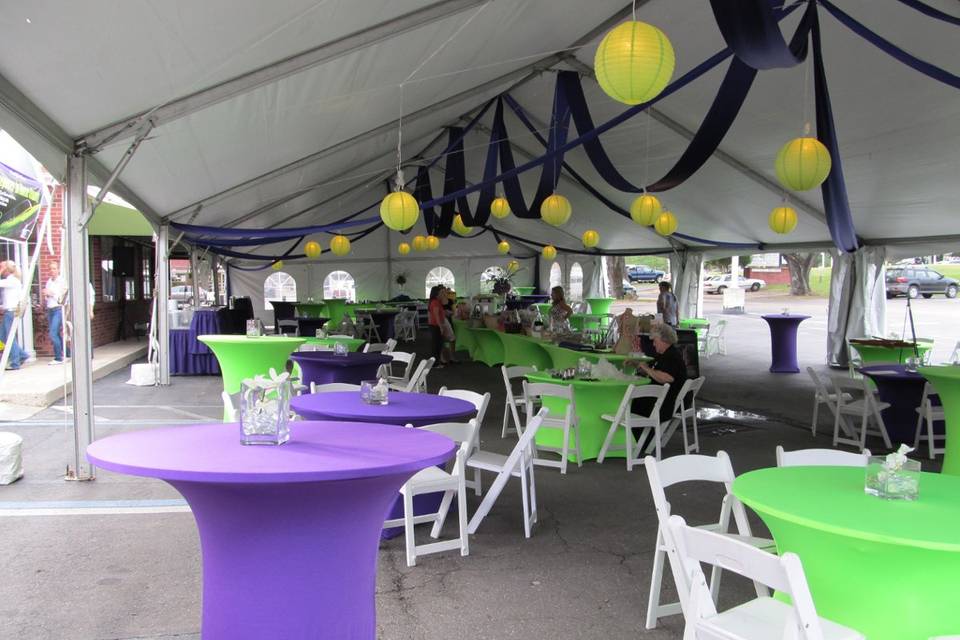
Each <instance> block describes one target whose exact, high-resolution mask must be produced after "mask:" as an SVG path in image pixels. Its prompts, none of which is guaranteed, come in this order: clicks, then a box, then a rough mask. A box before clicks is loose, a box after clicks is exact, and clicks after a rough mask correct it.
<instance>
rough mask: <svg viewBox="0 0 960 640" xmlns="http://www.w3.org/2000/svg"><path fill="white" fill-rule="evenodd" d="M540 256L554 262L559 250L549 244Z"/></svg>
mask: <svg viewBox="0 0 960 640" xmlns="http://www.w3.org/2000/svg"><path fill="white" fill-rule="evenodd" d="M540 255H542V256H543V257H544V258H545V259H546V260H554V259H556V257H557V248H556V247H554V246H553V245H549V244H548V245H547V246H545V247H544V248H543V249H542V250H541V251H540Z"/></svg>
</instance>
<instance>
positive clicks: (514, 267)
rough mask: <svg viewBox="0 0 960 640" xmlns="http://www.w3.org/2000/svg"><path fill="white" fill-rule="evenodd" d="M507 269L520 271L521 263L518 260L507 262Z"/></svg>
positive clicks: (511, 271)
mask: <svg viewBox="0 0 960 640" xmlns="http://www.w3.org/2000/svg"><path fill="white" fill-rule="evenodd" d="M507 271H509V272H510V273H516V272H517V271H520V263H519V262H517V261H516V260H511V261H510V262H508V263H507Z"/></svg>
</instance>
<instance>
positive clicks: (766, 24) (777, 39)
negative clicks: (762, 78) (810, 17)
mask: <svg viewBox="0 0 960 640" xmlns="http://www.w3.org/2000/svg"><path fill="white" fill-rule="evenodd" d="M710 7H711V8H712V9H713V15H714V17H715V18H716V19H717V26H718V27H720V33H721V34H723V39H724V41H726V43H727V45H728V46H729V47H730V48H731V49H733V53H734V54H736V56H737V57H738V58H739V59H740V60H742V61H743V62H744V63H745V64H747V65H749V66H750V67H752V68H754V69H756V70H759V71H763V70H766V69H785V68H789V67H794V66H796V65H798V64H799V63H801V62H803V60H804V59H805V58H806V46H804V50H803V52H802V53H800V54H798V52H797V51H796V50H795V49H794V48H793V46H788V45H787V43H786V42H785V41H784V39H783V34H781V33H780V27H779V26H778V25H777V19H776V17H775V15H774V8H773V6H772V5H771V3H770V1H769V0H710ZM812 7H813V5H812V3H811V4H808V5H807V13H809V12H810V11H811V8H812ZM814 10H815V9H814ZM805 19H806V18H805ZM809 28H810V25H809V24H808V25H806V27H805V28H804V27H803V25H801V27H800V28H798V29H797V33H798V34H799V33H800V32H801V31H803V32H804V34H803V35H804V40H806V32H807V30H809Z"/></svg>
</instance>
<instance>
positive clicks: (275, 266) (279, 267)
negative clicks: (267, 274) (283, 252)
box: [270, 260, 283, 271]
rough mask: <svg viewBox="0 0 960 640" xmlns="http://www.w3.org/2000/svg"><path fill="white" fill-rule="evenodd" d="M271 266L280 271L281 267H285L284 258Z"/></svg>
mask: <svg viewBox="0 0 960 640" xmlns="http://www.w3.org/2000/svg"><path fill="white" fill-rule="evenodd" d="M270 266H271V267H272V268H273V270H274V271H280V269H283V260H277V261H276V262H274V263H273V264H272V265H270Z"/></svg>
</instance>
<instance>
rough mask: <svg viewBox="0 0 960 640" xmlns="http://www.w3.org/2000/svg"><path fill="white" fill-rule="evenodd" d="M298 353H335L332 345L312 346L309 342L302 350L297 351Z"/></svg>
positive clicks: (301, 347)
mask: <svg viewBox="0 0 960 640" xmlns="http://www.w3.org/2000/svg"><path fill="white" fill-rule="evenodd" d="M297 351H307V352H311V351H333V345H332V344H311V343H309V342H305V343H303V344H302V345H300V348H299V349H297Z"/></svg>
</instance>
